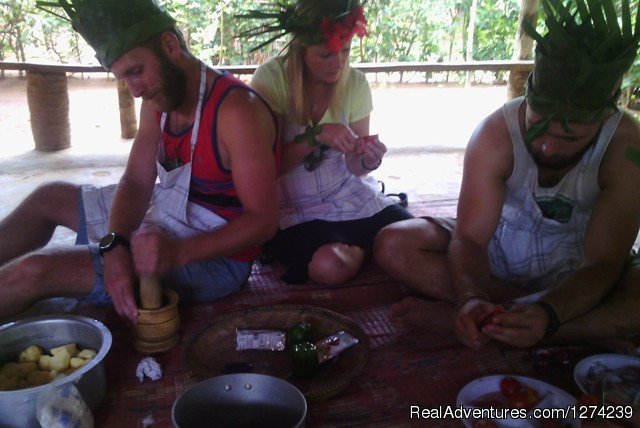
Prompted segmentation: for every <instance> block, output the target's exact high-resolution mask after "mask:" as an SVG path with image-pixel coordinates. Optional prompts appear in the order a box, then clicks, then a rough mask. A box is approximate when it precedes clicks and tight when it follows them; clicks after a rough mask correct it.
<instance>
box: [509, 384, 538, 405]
mask: <svg viewBox="0 0 640 428" xmlns="http://www.w3.org/2000/svg"><path fill="white" fill-rule="evenodd" d="M539 401H540V395H539V394H538V391H536V390H535V389H533V388H529V387H525V388H523V389H521V390H520V391H517V392H515V393H514V394H513V395H511V396H510V397H509V406H511V408H512V409H525V410H531V409H533V408H534V407H535V406H536V404H538V402H539Z"/></svg>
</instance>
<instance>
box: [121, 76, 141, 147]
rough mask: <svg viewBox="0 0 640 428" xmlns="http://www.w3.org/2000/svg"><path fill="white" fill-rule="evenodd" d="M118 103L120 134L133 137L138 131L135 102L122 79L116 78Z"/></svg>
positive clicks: (123, 136)
mask: <svg viewBox="0 0 640 428" xmlns="http://www.w3.org/2000/svg"><path fill="white" fill-rule="evenodd" d="M118 104H119V105H120V136H121V137H122V138H126V139H129V138H135V136H136V134H137V132H138V120H137V118H136V103H135V99H134V97H133V94H132V93H131V91H130V90H129V87H128V86H127V84H126V83H124V81H122V80H118Z"/></svg>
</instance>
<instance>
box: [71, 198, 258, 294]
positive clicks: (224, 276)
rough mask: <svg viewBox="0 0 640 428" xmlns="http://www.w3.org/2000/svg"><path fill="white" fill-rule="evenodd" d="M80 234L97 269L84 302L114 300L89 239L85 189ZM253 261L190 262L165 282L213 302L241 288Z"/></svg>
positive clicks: (79, 242) (95, 246)
mask: <svg viewBox="0 0 640 428" xmlns="http://www.w3.org/2000/svg"><path fill="white" fill-rule="evenodd" d="M78 194H79V198H78V219H79V220H78V234H77V236H76V245H86V246H87V247H88V249H89V251H90V252H91V259H92V261H93V267H94V269H95V272H96V278H95V285H94V287H93V290H92V291H91V293H90V294H89V295H88V296H86V297H85V298H84V299H82V301H83V302H87V303H91V304H94V305H98V306H104V305H108V304H111V297H110V296H109V294H108V293H107V291H106V288H105V284H104V265H103V262H102V257H101V256H100V251H99V250H98V244H97V243H95V242H89V238H88V233H87V222H86V214H85V209H84V204H83V203H82V191H79V192H78ZM252 265H253V262H239V261H235V260H231V259H228V258H225V257H221V258H218V259H212V260H205V261H201V262H195V263H189V264H188V265H185V266H181V267H180V268H178V269H174V270H172V271H170V272H169V273H167V274H166V275H164V276H163V277H162V279H161V281H162V284H163V285H164V286H166V287H167V288H170V289H172V290H174V291H175V292H176V293H178V295H179V296H180V301H182V302H210V301H213V300H217V299H220V298H222V297H224V296H228V295H229V294H232V293H235V292H236V291H238V290H240V287H241V286H242V284H244V283H245V282H247V280H248V279H249V275H250V274H251V267H252Z"/></svg>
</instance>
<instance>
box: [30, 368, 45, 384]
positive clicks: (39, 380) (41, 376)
mask: <svg viewBox="0 0 640 428" xmlns="http://www.w3.org/2000/svg"><path fill="white" fill-rule="evenodd" d="M49 381H50V379H49V372H46V371H44V370H34V371H32V372H31V373H29V374H28V375H27V383H28V384H29V385H32V386H39V385H44V384H45V383H49Z"/></svg>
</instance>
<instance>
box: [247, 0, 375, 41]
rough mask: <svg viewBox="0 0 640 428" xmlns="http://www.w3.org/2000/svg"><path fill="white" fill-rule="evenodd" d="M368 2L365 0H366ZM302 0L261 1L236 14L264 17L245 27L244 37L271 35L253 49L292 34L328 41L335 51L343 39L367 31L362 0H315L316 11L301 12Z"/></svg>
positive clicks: (348, 38) (294, 36)
mask: <svg viewBox="0 0 640 428" xmlns="http://www.w3.org/2000/svg"><path fill="white" fill-rule="evenodd" d="M365 2H366V0H365ZM299 3H300V2H299V1H298V2H296V1H290V0H275V1H273V2H270V3H264V4H262V7H261V9H259V10H249V11H247V12H245V13H243V14H238V15H236V17H237V18H242V19H252V20H258V21H262V22H263V24H260V25H258V26H256V27H253V28H251V29H249V30H247V31H243V32H242V33H240V34H239V35H238V37H242V38H255V37H258V36H261V35H263V34H264V35H268V36H269V38H268V39H267V40H266V41H264V42H262V43H260V44H258V45H257V46H255V47H254V48H252V49H251V52H253V51H256V50H258V49H260V48H262V47H264V46H267V45H269V44H271V43H272V42H274V41H275V40H277V39H280V38H282V37H284V36H286V35H288V34H292V35H293V38H292V40H298V41H300V42H301V43H304V44H307V45H315V44H320V43H325V44H326V45H327V47H328V48H329V49H330V50H332V51H336V50H339V49H340V48H342V45H340V47H339V48H338V47H337V46H338V45H339V43H340V42H344V41H348V40H350V39H351V37H353V35H354V34H357V35H358V36H359V37H363V36H364V35H366V28H365V26H366V22H367V21H366V19H365V18H364V14H363V9H362V4H361V2H360V1H359V0H316V2H315V3H314V6H313V7H314V9H316V12H320V13H319V14H317V13H305V12H300V7H299ZM363 3H364V2H363Z"/></svg>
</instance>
